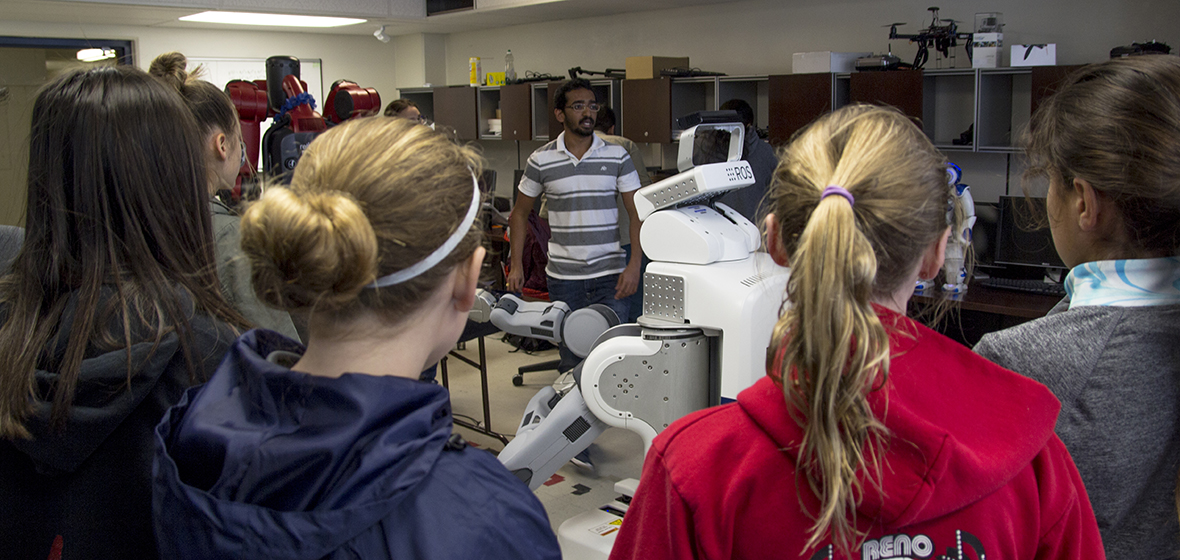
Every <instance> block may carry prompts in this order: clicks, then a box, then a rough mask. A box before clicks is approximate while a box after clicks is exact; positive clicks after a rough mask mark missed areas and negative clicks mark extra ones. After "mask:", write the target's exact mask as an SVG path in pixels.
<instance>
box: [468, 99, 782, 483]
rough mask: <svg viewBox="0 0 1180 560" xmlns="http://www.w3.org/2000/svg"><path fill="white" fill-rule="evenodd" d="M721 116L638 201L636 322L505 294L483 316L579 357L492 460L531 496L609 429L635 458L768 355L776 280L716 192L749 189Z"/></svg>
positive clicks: (735, 127)
mask: <svg viewBox="0 0 1180 560" xmlns="http://www.w3.org/2000/svg"><path fill="white" fill-rule="evenodd" d="M730 113H732V112H715V113H701V114H700V117H699V118H700V119H701V123H700V124H698V125H696V126H693V127H691V128H689V129H687V130H685V131H684V132H683V134H682V135H681V139H680V152H679V154H678V155H679V157H678V167H679V169H680V173H679V174H677V175H675V176H673V177H670V178H668V179H665V180H663V181H660V182H658V183H655V184H653V185H650V186H648V187H644V188H642V189H640V190H639V191H637V193H636V195H635V206H636V207H637V209H638V211H639V218H640V220H642V221H643V225H642V227H641V229H640V240H641V245H642V247H643V251H644V253H645V254H646V255H647V256H648V257H649V258H650V259H651V261H652V262H651V264H650V265H649V266H648V268H647V271H646V273H645V274H644V280H643V315H642V316H641V317H640V318H639V322H638V324H619V318H618V317H616V316H615V315H614V313H613V312H612V311H611V310H610V309H609V308H607V307H606V306H595V305H592V306H590V307H587V308H585V309H579V310H577V311H574V312H572V313H571V312H570V310H569V307H568V306H567V305H566V304H565V303H563V302H552V303H549V302H525V301H522V300H521V299H519V298H517V297H515V296H512V295H510V294H509V295H505V296H503V297H501V298H500V300H499V302H497V303H496V304H495V307H494V308H492V309H491V311H490V314H489V315H490V320H491V321H492V322H493V323H494V324H495V325H496V326H497V327H499V328H500V329H501V330H503V331H505V332H509V333H513V334H520V335H524V336H531V337H535V338H542V339H545V340H550V341H553V342H559V343H560V342H564V343H565V344H566V346H567V347H569V348H570V350H572V351H573V352H574V353H575V354H576V355H578V356H581V357H584V360H583V361H582V362H581V363H580V364H579V365H578V366H577V367H576V368H575V369H574V371H573V376H574V379H575V380H576V383H575V385H574V386H573V387H572V388H571V389H569V390H568V392H566V393H565V394H559V393H557V392H556V391H555V390H554V389H553V388H552V387H545V388H544V389H542V390H541V391H540V392H539V393H537V395H536V396H534V397H533V398H532V400H531V401H530V402H529V405H528V407H527V408H526V410H525V413H524V417H523V418H522V420H521V423H520V428H519V429H518V430H517V432H516V437H515V438H514V439H513V440H512V442H511V443H509V444H508V446H507V447H505V448H504V450H503V451H502V452H500V455H499V458H500V461H501V462H502V463H504V465H505V466H507V467H508V470H510V471H512V472H513V473H514V474H515V475H516V476H517V477H518V478H520V479H521V480H523V481H524V482H525V483H526V484H528V485H529V487H530V488H532V489H534V490H535V489H536V488H538V487H539V486H540V485H541V484H542V483H544V482H545V481H546V480H548V479H549V477H550V476H552V475H553V474H554V473H555V472H557V469H558V468H560V467H561V465H563V464H564V463H566V462H567V461H569V460H570V459H572V458H573V457H574V456H575V455H577V454H578V453H579V452H581V451H582V450H584V449H586V448H587V447H588V446H589V445H590V443H591V442H593V441H594V439H595V438H597V437H598V435H599V434H601V433H602V432H603V431H604V430H605V429H606V428H607V427H608V426H617V427H621V428H626V429H628V430H631V431H633V432H636V433H638V434H639V435H640V437H641V438H642V439H643V443H644V449H645V451H646V450H647V448H649V447H650V446H651V442H652V439H653V438H654V437H655V436H656V434H658V433H659V432H661V431H662V430H663V429H664V428H666V427H668V425H669V424H670V423H672V421H674V420H676V419H678V418H680V417H682V416H684V415H686V414H688V413H690V412H693V411H696V410H700V409H703V408H706V407H709V406H713V405H716V404H719V403H720V402H722V401H723V400H726V401H728V400H731V399H733V398H735V397H736V396H737V394H738V392H740V391H741V390H743V389H745V388H746V387H749V386H750V385H753V384H754V382H755V381H757V380H758V379H759V378H761V377H762V375H764V373H765V366H764V363H765V359H766V348H767V345H768V342H769V341H770V337H771V331H772V330H773V328H774V324H775V322H776V320H777V319H778V315H779V311H780V309H781V307H782V304H783V298H784V297H785V296H784V294H785V290H786V283H787V276H788V270H787V269H786V268H783V267H780V266H778V265H776V264H775V263H774V262H773V261H772V260H771V258H770V256H769V255H768V254H766V253H765V252H759V251H757V249H758V248H759V247H760V245H761V236H760V234H759V230H758V227H757V226H755V225H754V224H753V223H751V222H750V221H749V220H747V219H746V218H744V217H743V216H742V215H741V214H739V213H737V212H736V211H734V210H733V209H731V208H729V207H728V206H726V205H724V204H720V203H715V202H712V201H713V199H715V198H716V197H717V196H719V195H721V194H723V193H725V192H727V191H730V190H734V189H739V188H742V187H746V186H749V185H752V184H753V183H754V174H753V171H752V170H751V168H750V165H749V164H748V163H746V162H745V161H741V159H740V158H741V151H742V145H743V142H742V140H743V133H744V127H743V126H742V125H741V123H740V122H739V120H738V118H737V116H736V114H730Z"/></svg>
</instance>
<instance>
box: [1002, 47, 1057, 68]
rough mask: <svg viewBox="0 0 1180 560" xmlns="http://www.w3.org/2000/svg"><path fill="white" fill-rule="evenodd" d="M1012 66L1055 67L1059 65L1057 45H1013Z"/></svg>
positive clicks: (1010, 61) (1010, 62)
mask: <svg viewBox="0 0 1180 560" xmlns="http://www.w3.org/2000/svg"><path fill="white" fill-rule="evenodd" d="M1009 64H1011V65H1012V66H1053V65H1054V64H1057V43H1049V44H1047V45H1012V56H1011V58H1010V59H1009Z"/></svg>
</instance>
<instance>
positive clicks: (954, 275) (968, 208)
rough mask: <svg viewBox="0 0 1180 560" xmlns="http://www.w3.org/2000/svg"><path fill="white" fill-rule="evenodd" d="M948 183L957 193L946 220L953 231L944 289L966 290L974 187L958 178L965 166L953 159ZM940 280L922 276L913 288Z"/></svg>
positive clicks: (924, 289) (949, 203)
mask: <svg viewBox="0 0 1180 560" xmlns="http://www.w3.org/2000/svg"><path fill="white" fill-rule="evenodd" d="M946 172H947V183H948V184H949V185H950V186H951V188H953V189H955V196H954V197H952V198H950V199H948V200H947V209H946V223H947V224H948V225H950V226H951V232H950V234H949V236H948V237H947V241H946V261H945V262H944V264H943V271H944V274H943V277H944V280H945V281H944V283H943V284H942V291H944V292H946V293H949V294H961V293H963V292H966V291H967V281H968V280H969V279H968V278H967V269H966V268H965V267H964V266H963V261H964V260H965V258H966V254H967V248H968V247H970V246H971V230H972V228H974V227H975V199H974V198H972V197H971V187H970V186H968V185H965V184H963V183H961V182H959V181H960V180H961V179H962V178H963V170H962V169H960V168H959V166H958V165H955V164H953V163H948V164H947V169H946ZM936 284H937V282H936V281H934V280H919V281H918V284H917V286H916V287H915V289H914V292H915V293H917V294H924V293H927V290H930V289H931V288H933V287H934V286H935V285H936Z"/></svg>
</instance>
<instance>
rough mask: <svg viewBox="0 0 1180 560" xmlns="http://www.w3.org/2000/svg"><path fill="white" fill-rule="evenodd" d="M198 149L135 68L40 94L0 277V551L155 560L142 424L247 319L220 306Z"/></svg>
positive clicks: (164, 90)
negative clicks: (9, 250) (9, 255)
mask: <svg viewBox="0 0 1180 560" xmlns="http://www.w3.org/2000/svg"><path fill="white" fill-rule="evenodd" d="M205 173H206V165H205V159H204V156H203V153H202V137H201V134H200V132H199V130H198V128H197V123H196V121H195V120H194V119H193V116H192V113H191V112H190V111H189V110H188V108H186V107H185V105H184V102H183V100H181V99H180V97H179V96H177V95H176V92H175V91H172V90H171V89H169V88H168V87H167V86H165V85H163V84H161V83H160V82H159V81H158V80H156V79H155V78H153V77H151V76H149V75H148V74H147V73H145V72H143V71H142V70H138V69H136V68H135V67H132V66H113V67H99V68H93V69H89V70H84V71H74V72H70V73H67V74H64V75H62V76H61V77H59V78H57V79H55V80H54V81H52V82H51V83H49V84H48V85H47V86H45V88H43V89H42V90H41V91H40V92H39V93H38V94H37V97H36V100H35V101H34V104H33V111H32V129H31V132H30V134H29V173H28V202H27V204H28V206H27V209H26V211H25V223H26V224H27V227H26V229H25V233H24V245H23V247H22V248H21V250H20V253H19V254H18V255H17V257H16V261H15V263H14V264H13V267H12V269H11V272H10V273H8V274H7V275H5V276H3V278H2V279H0V321H2V325H0V543H2V544H0V556H3V557H6V558H63V559H73V558H156V557H157V554H156V544H155V538H154V536H153V533H152V520H151V511H152V510H151V465H152V449H153V446H152V435H151V434H152V428H153V427H154V426H155V425H156V423H157V422H159V421H160V418H161V417H162V416H163V414H164V411H165V410H166V409H167V408H168V407H169V406H171V405H173V404H175V403H176V402H177V401H178V400H179V399H180V397H181V395H182V393H183V392H184V390H185V389H187V388H188V387H189V386H191V385H193V384H196V383H201V382H203V381H204V380H205V379H207V378H208V376H209V374H210V373H212V372H213V370H214V368H215V367H216V366H217V363H218V362H220V361H221V357H222V356H223V355H224V354H225V352H226V351H227V350H228V349H229V347H230V344H231V343H232V342H233V340H234V339H235V338H236V337H237V334H238V331H237V330H236V328H237V327H242V326H244V325H245V319H243V318H241V317H240V316H239V314H238V313H237V312H236V311H234V309H233V308H232V307H231V306H230V305H229V304H228V303H227V302H226V301H225V300H224V299H223V298H222V295H221V291H220V290H219V289H218V282H217V273H216V269H215V261H214V257H213V231H212V224H211V218H212V217H211V215H210V214H209V206H208V205H209V197H208V194H207V192H206V190H205V188H206V185H207V183H206V178H205Z"/></svg>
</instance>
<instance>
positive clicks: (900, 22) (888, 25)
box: [881, 21, 905, 27]
mask: <svg viewBox="0 0 1180 560" xmlns="http://www.w3.org/2000/svg"><path fill="white" fill-rule="evenodd" d="M899 25H905V22H904V21H899V22H897V23H888V24H885V25H882V26H881V27H897V26H899Z"/></svg>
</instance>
